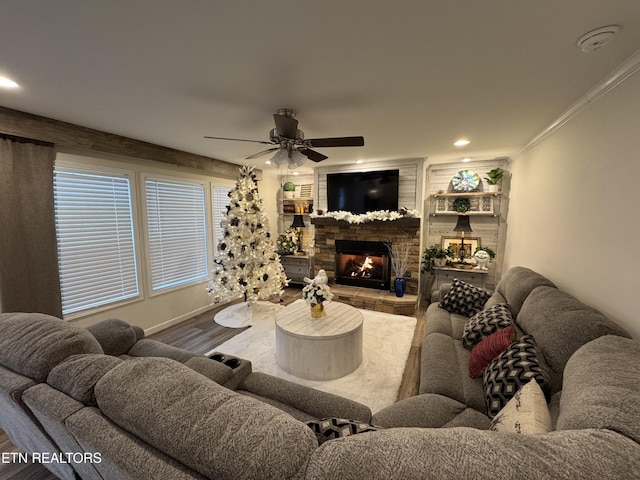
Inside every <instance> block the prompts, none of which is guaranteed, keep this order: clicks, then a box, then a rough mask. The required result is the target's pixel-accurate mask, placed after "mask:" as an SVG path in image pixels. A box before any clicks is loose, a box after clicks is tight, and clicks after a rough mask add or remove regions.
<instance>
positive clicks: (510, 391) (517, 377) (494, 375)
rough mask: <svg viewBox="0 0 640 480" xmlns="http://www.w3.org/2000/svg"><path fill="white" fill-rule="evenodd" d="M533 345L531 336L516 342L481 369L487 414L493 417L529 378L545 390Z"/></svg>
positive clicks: (545, 383)
mask: <svg viewBox="0 0 640 480" xmlns="http://www.w3.org/2000/svg"><path fill="white" fill-rule="evenodd" d="M537 357H538V352H537V349H536V344H535V341H534V339H533V337H532V336H531V335H525V336H524V337H522V338H521V339H519V340H517V341H516V342H514V343H513V344H511V346H509V348H508V349H507V350H505V351H504V352H502V353H501V354H500V355H498V356H497V357H496V358H495V359H493V361H492V362H491V363H490V364H489V365H488V366H487V368H486V369H485V371H484V373H483V376H482V380H483V383H484V392H485V396H486V401H487V415H489V417H491V418H493V417H495V415H496V414H497V413H498V412H499V411H500V410H501V409H502V408H503V407H504V406H505V405H506V404H507V402H508V401H509V400H511V398H512V397H513V396H514V395H515V394H516V392H517V391H518V390H520V388H522V387H523V386H524V385H525V384H526V383H528V382H529V381H530V380H531V379H535V380H536V381H537V382H538V384H539V385H540V386H541V387H542V389H543V390H544V391H545V392H547V391H548V384H549V380H548V375H547V373H546V372H545V371H544V370H543V369H542V368H541V367H540V364H539V362H538V358H537Z"/></svg>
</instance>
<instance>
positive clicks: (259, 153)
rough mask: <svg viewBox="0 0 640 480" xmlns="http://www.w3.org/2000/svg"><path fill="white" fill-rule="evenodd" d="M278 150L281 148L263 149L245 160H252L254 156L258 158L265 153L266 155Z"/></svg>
mask: <svg viewBox="0 0 640 480" xmlns="http://www.w3.org/2000/svg"><path fill="white" fill-rule="evenodd" d="M276 150H280V147H274V148H267V149H266V150H263V151H261V152H258V153H254V154H253V155H250V156H248V157H247V158H245V160H251V159H252V158H258V157H261V156H263V155H266V154H267V153H269V152H275V151H276Z"/></svg>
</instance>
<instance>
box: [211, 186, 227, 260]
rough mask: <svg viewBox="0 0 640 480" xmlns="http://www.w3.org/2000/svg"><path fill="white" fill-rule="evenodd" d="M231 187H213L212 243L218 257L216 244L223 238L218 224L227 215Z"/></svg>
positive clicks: (222, 231)
mask: <svg viewBox="0 0 640 480" xmlns="http://www.w3.org/2000/svg"><path fill="white" fill-rule="evenodd" d="M230 191H231V187H224V186H220V185H213V241H214V249H215V252H216V253H215V255H216V256H217V255H218V243H219V242H220V240H222V239H223V238H224V230H223V228H222V227H221V226H220V222H221V221H222V219H223V218H224V216H225V214H226V213H227V206H228V205H229V192H230Z"/></svg>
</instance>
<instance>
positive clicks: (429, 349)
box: [420, 333, 487, 413]
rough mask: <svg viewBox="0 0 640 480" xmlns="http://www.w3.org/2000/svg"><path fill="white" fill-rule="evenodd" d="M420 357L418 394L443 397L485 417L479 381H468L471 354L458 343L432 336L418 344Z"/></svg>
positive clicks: (484, 404)
mask: <svg viewBox="0 0 640 480" xmlns="http://www.w3.org/2000/svg"><path fill="white" fill-rule="evenodd" d="M421 356H422V358H421V365H420V393H421V394H422V393H434V394H438V395H444V396H445V397H449V398H452V399H453V400H456V401H458V402H460V403H463V404H465V405H466V406H468V407H471V408H473V409H475V410H478V411H479V412H482V413H486V411H487V406H486V401H485V395H484V389H483V386H482V379H481V378H469V357H470V356H471V351H470V350H467V349H466V348H464V347H463V346H462V343H460V340H458V339H453V338H451V337H449V336H448V335H444V334H442V333H432V334H431V335H428V336H427V337H426V338H425V339H424V341H423V342H422V352H421Z"/></svg>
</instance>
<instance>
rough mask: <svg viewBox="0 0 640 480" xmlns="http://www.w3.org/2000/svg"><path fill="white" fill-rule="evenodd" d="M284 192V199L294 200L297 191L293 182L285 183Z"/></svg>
mask: <svg viewBox="0 0 640 480" xmlns="http://www.w3.org/2000/svg"><path fill="white" fill-rule="evenodd" d="M282 191H283V192H284V198H293V193H294V192H295V191H296V185H295V184H294V183H293V182H285V183H284V185H283V186H282Z"/></svg>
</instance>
